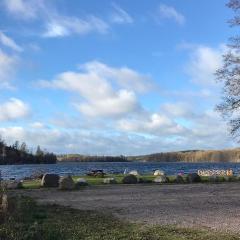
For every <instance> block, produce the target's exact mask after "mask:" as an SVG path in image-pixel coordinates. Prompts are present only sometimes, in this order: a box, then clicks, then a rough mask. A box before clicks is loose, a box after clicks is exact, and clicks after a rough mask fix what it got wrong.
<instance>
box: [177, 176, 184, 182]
mask: <svg viewBox="0 0 240 240" xmlns="http://www.w3.org/2000/svg"><path fill="white" fill-rule="evenodd" d="M175 182H176V183H184V179H183V177H182V176H181V175H177V176H176V179H175Z"/></svg>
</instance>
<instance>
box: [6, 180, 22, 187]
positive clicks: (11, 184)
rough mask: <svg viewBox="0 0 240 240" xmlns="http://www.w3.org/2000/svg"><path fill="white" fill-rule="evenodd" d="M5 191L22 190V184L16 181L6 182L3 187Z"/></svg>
mask: <svg viewBox="0 0 240 240" xmlns="http://www.w3.org/2000/svg"><path fill="white" fill-rule="evenodd" d="M5 187H6V189H19V188H22V187H23V185H22V182H21V181H19V180H16V181H7V182H6V185H5Z"/></svg>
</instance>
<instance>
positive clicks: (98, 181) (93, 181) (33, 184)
mask: <svg viewBox="0 0 240 240" xmlns="http://www.w3.org/2000/svg"><path fill="white" fill-rule="evenodd" d="M105 177H106V178H107V177H114V178H115V179H116V180H117V183H118V184H121V183H122V179H123V177H124V175H123V174H122V175H120V174H108V175H106V176H105ZM186 177H187V176H186V175H184V176H183V179H184V181H185V183H186V182H187V181H186ZM78 178H84V179H86V180H87V182H88V183H89V184H90V185H93V186H94V185H103V179H104V178H101V177H90V176H74V177H73V180H74V181H75V182H76V181H77V179H78ZM140 178H142V179H144V180H148V181H149V180H150V181H153V180H154V179H155V178H156V177H155V176H153V175H142V176H140ZM168 178H169V184H173V183H175V182H174V180H175V178H176V177H175V176H168ZM239 180H240V179H238V178H236V177H219V181H218V183H221V182H235V181H239ZM201 182H202V183H212V182H210V180H209V177H201ZM40 187H41V181H40V180H26V181H24V182H23V188H24V189H37V188H40Z"/></svg>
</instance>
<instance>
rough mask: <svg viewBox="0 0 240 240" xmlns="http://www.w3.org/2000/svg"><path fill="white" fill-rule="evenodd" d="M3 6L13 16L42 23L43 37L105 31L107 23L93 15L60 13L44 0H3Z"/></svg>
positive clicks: (107, 26)
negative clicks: (81, 16)
mask: <svg viewBox="0 0 240 240" xmlns="http://www.w3.org/2000/svg"><path fill="white" fill-rule="evenodd" d="M4 6H5V8H6V9H7V11H8V12H9V13H10V14H12V15H13V16H15V17H17V18H20V19H24V20H29V21H33V20H38V21H41V22H42V23H43V25H44V31H43V32H42V33H41V36H43V37H50V38H53V37H66V36H70V35H72V34H80V35H83V34H89V33H92V32H97V33H101V34H103V33H106V32H107V31H108V29H109V25H108V23H107V22H105V21H104V20H103V19H101V18H99V17H96V16H94V15H87V16H86V17H85V18H80V17H76V16H67V15H62V14H60V13H59V12H58V11H57V9H56V8H55V7H54V6H53V5H51V4H50V2H47V1H45V0H4Z"/></svg>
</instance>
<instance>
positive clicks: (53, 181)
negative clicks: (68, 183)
mask: <svg viewBox="0 0 240 240" xmlns="http://www.w3.org/2000/svg"><path fill="white" fill-rule="evenodd" d="M58 185H59V176H58V175H57V174H50V173H46V174H44V175H43V177H42V181H41V186H42V187H58Z"/></svg>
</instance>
